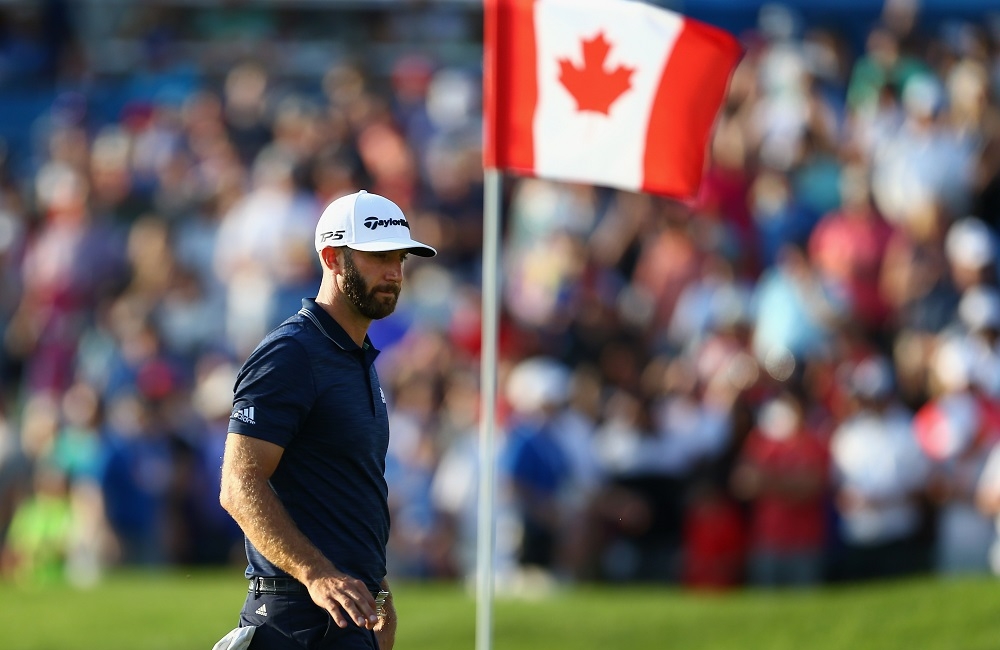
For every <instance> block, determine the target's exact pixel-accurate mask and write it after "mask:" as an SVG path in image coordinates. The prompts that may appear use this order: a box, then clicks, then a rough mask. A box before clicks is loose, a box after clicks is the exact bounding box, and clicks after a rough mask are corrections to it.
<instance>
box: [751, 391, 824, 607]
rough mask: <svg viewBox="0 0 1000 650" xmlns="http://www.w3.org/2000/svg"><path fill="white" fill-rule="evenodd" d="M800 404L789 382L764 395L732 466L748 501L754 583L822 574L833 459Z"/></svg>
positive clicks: (805, 581) (810, 581) (812, 579)
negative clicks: (764, 400) (753, 425)
mask: <svg viewBox="0 0 1000 650" xmlns="http://www.w3.org/2000/svg"><path fill="white" fill-rule="evenodd" d="M804 409H805V404H803V400H802V398H801V397H800V396H799V395H797V394H796V393H795V389H794V387H792V388H790V389H788V390H785V391H783V392H782V393H781V394H779V395H778V396H776V397H774V398H773V399H771V400H770V401H769V402H767V403H766V404H765V405H764V406H763V407H762V408H761V410H760V413H759V416H758V418H757V426H756V428H755V429H754V430H753V432H752V433H751V434H750V436H749V437H748V438H747V440H746V442H745V443H744V444H743V449H742V453H741V455H740V459H739V461H738V462H737V464H736V468H735V469H734V471H733V475H732V488H733V493H734V494H735V495H736V496H737V497H738V498H740V499H744V500H746V501H747V502H748V503H749V505H750V557H749V565H748V578H749V581H750V583H751V584H754V585H758V586H762V587H779V586H795V587H805V586H814V585H817V584H819V583H820V582H821V580H822V579H823V576H824V573H823V571H824V569H825V566H824V562H825V550H826V549H825V545H826V540H827V531H826V520H827V503H828V502H827V497H828V494H827V488H828V484H829V483H828V481H829V471H830V467H829V466H830V461H829V453H828V450H827V449H826V445H825V444H824V443H823V441H822V439H821V438H820V436H819V435H818V433H817V432H816V431H811V430H809V429H808V428H807V424H806V422H805V418H804Z"/></svg>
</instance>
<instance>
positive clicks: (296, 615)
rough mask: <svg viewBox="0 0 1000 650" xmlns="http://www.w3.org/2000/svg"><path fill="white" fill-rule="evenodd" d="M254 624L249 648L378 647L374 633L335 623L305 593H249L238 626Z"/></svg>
mask: <svg viewBox="0 0 1000 650" xmlns="http://www.w3.org/2000/svg"><path fill="white" fill-rule="evenodd" d="M247 625H253V626H256V627H257V631H256V632H254V635H253V640H252V641H251V642H250V648H249V650H379V648H378V641H377V640H376V639H375V633H374V632H372V631H371V630H366V629H365V628H363V627H358V626H357V625H355V624H354V623H353V622H352V623H350V624H349V625H348V626H347V627H346V628H341V627H338V626H337V624H336V623H335V622H334V621H333V618H331V617H330V614H329V613H328V612H327V611H326V610H324V609H323V608H321V607H319V606H318V605H316V604H315V603H314V602H313V601H312V599H311V598H309V595H308V594H254V593H252V592H251V593H248V594H247V599H246V602H245V603H244V604H243V611H241V612H240V626H241V627H245V626H247Z"/></svg>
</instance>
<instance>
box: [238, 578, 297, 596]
mask: <svg viewBox="0 0 1000 650" xmlns="http://www.w3.org/2000/svg"><path fill="white" fill-rule="evenodd" d="M247 592H249V593H253V594H307V593H309V590H308V589H306V586H305V585H304V584H302V583H301V582H299V581H298V580H295V579H293V578H262V577H259V576H256V577H253V578H251V579H250V586H249V588H248V589H247Z"/></svg>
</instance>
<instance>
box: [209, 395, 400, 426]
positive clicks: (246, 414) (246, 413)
mask: <svg viewBox="0 0 1000 650" xmlns="http://www.w3.org/2000/svg"><path fill="white" fill-rule="evenodd" d="M383 401H384V400H383ZM229 419H230V420H239V421H240V422H245V423H246V424H256V423H255V422H254V419H253V407H252V406H248V407H246V408H242V409H233V413H232V415H230V416H229Z"/></svg>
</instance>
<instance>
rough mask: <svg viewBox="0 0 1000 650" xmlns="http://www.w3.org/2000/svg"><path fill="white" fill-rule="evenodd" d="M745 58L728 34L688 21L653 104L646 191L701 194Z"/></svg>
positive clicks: (683, 196)
mask: <svg viewBox="0 0 1000 650" xmlns="http://www.w3.org/2000/svg"><path fill="white" fill-rule="evenodd" d="M742 53H743V51H742V48H741V47H740V45H739V43H737V41H736V40H735V39H734V38H733V37H732V36H731V35H729V34H728V33H726V32H724V31H722V30H720V29H716V28H715V27H711V26H709V25H705V24H703V23H699V22H696V21H692V20H685V21H684V28H683V29H682V30H681V33H680V34H679V35H678V37H677V42H676V43H675V44H674V48H673V51H672V52H671V53H670V58H669V60H668V61H667V64H666V66H664V69H663V76H662V77H661V78H660V85H659V87H658V89H657V91H656V97H655V98H654V99H653V108H652V113H651V114H650V119H649V127H648V129H647V132H646V151H645V154H644V157H643V185H642V190H643V191H645V192H652V193H656V194H665V195H667V196H673V197H676V198H681V199H690V198H693V197H694V196H695V195H696V194H697V192H698V187H699V185H700V184H701V177H702V173H703V171H704V167H705V151H706V148H707V144H708V138H709V135H710V134H711V131H712V126H713V125H714V123H715V118H716V115H717V114H718V112H719V107H720V106H721V104H722V100H723V98H724V97H725V93H726V88H727V86H728V85H729V77H730V74H731V73H732V71H733V69H734V68H735V66H736V63H737V62H738V61H739V59H740V57H741V56H742Z"/></svg>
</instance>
